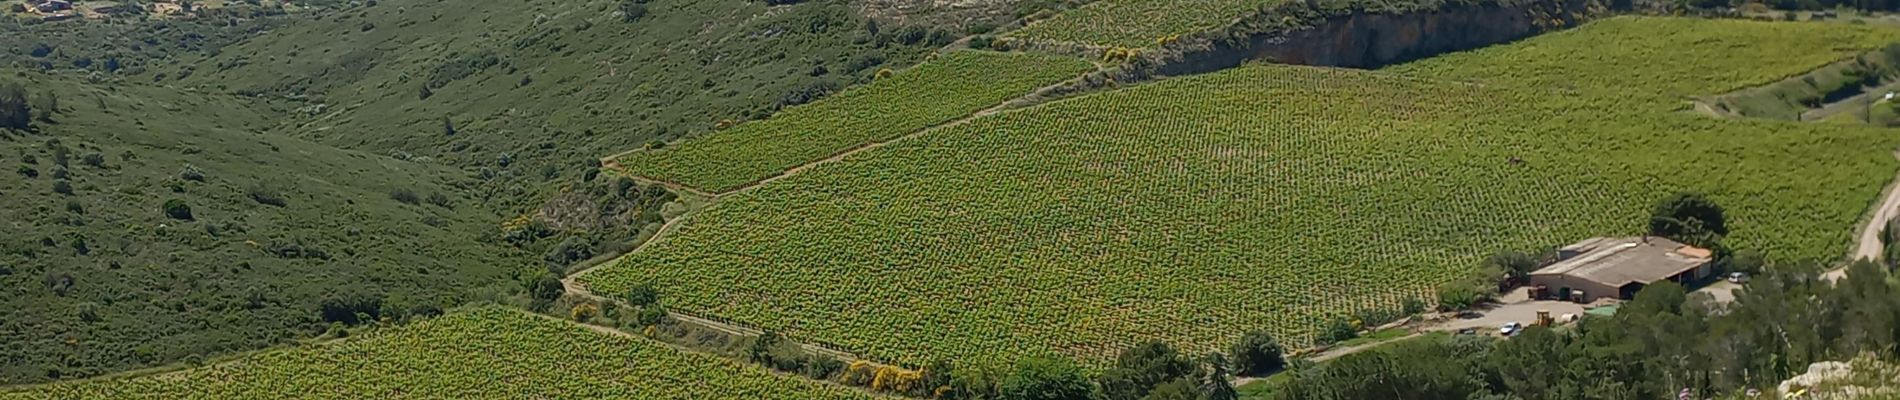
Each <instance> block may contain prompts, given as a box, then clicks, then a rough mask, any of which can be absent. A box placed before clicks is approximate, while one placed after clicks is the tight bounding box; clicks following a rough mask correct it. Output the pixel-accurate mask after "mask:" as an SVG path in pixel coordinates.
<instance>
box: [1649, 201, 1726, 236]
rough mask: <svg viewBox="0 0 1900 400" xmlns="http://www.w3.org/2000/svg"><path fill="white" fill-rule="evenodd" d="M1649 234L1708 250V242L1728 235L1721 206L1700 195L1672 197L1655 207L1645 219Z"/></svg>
mask: <svg viewBox="0 0 1900 400" xmlns="http://www.w3.org/2000/svg"><path fill="white" fill-rule="evenodd" d="M1649 234H1651V235H1656V236H1662V237H1667V238H1671V239H1675V240H1677V241H1681V242H1683V243H1688V244H1694V245H1700V246H1709V245H1712V244H1713V243H1712V242H1710V240H1711V239H1719V238H1720V237H1721V236H1723V235H1728V225H1727V218H1726V217H1725V216H1724V213H1723V211H1722V206H1719V205H1716V204H1715V202H1714V201H1710V200H1709V199H1708V198H1705V197H1703V196H1702V194H1700V193H1692V192H1682V193H1676V194H1675V195H1671V196H1669V197H1668V198H1664V199H1663V200H1662V201H1661V202H1658V203H1656V209H1655V211H1654V212H1652V213H1651V214H1650V217H1649Z"/></svg>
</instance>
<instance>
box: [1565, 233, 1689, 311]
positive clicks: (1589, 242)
mask: <svg viewBox="0 0 1900 400" xmlns="http://www.w3.org/2000/svg"><path fill="white" fill-rule="evenodd" d="M1711 259H1712V254H1711V252H1710V251H1709V250H1708V249H1703V248H1699V247H1695V246H1689V245H1685V244H1682V243H1679V242H1676V241H1674V240H1669V239H1665V238H1661V237H1653V236H1644V237H1625V238H1603V237H1598V238H1590V239H1586V240H1584V241H1581V242H1577V243H1576V244H1572V245H1569V246H1565V247H1563V248H1561V249H1558V250H1557V262H1554V263H1551V264H1550V265H1548V266H1545V267H1544V268H1542V269H1538V270H1537V271H1535V272H1531V274H1530V284H1531V285H1532V286H1539V287H1543V288H1545V289H1546V290H1547V292H1548V293H1553V295H1554V296H1556V297H1558V298H1563V299H1567V300H1572V301H1578V302H1589V301H1594V300H1597V299H1602V298H1617V299H1626V300H1627V299H1629V298H1631V297H1633V296H1635V295H1636V292H1637V291H1639V290H1642V289H1643V287H1644V286H1646V285H1649V284H1651V283H1655V282H1660V281H1664V280H1669V281H1675V282H1678V283H1690V282H1695V281H1698V280H1701V279H1704V278H1708V277H1709V274H1710V273H1711V272H1712V271H1711V270H1712V269H1713V268H1714V267H1713V266H1712V265H1711V263H1710V260H1711Z"/></svg>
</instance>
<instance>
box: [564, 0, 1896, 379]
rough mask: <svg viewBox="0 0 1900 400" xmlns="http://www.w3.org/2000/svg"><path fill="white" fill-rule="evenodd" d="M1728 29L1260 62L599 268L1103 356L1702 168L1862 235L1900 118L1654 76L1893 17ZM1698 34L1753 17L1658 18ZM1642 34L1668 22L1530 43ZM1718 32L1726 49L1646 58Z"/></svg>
mask: <svg viewBox="0 0 1900 400" xmlns="http://www.w3.org/2000/svg"><path fill="white" fill-rule="evenodd" d="M1677 24H1682V25H1685V27H1683V28H1671V27H1669V26H1670V25H1677ZM1704 24H1709V23H1707V22H1702V21H1691V20H1676V19H1617V20H1612V21H1607V22H1602V23H1598V24H1593V25H1590V26H1587V27H1585V28H1582V29H1580V30H1577V31H1575V32H1570V33H1564V34H1560V35H1555V36H1551V37H1549V38H1548V39H1533V40H1529V41H1526V42H1524V43H1521V44H1519V45H1515V46H1512V47H1507V48H1503V49H1499V50H1491V51H1484V52H1478V53H1473V54H1465V55H1456V56H1453V57H1458V58H1459V59H1460V62H1461V63H1462V65H1469V66H1471V68H1473V69H1475V70H1493V69H1503V70H1510V71H1515V70H1517V69H1518V68H1533V67H1536V66H1538V65H1542V64H1550V65H1552V66H1560V67H1557V68H1560V69H1554V70H1555V71H1561V73H1563V74H1567V77H1568V78H1569V79H1568V80H1558V79H1556V78H1554V77H1543V76H1541V75H1536V74H1527V73H1512V74H1502V73H1498V74H1480V73H1467V72H1463V71H1461V70H1457V69H1452V68H1447V67H1435V65H1440V64H1437V63H1441V61H1437V60H1428V61H1425V64H1422V66H1419V67H1400V68H1398V69H1397V70H1400V71H1409V72H1413V73H1419V74H1424V73H1425V72H1430V73H1435V74H1438V75H1441V76H1447V77H1476V76H1490V77H1492V78H1493V79H1491V80H1488V81H1487V82H1495V84H1491V85H1483V86H1480V85H1469V84H1463V83H1454V82H1448V81H1434V80H1415V79H1410V78H1403V77H1399V76H1396V75H1392V74H1386V73H1378V72H1358V71H1345V70H1330V69H1314V68H1303V67H1285V66H1250V67H1243V68H1238V69H1234V70H1229V71H1224V72H1220V73H1214V74H1208V75H1202V76H1195V77H1187V78H1178V79H1172V80H1167V81H1162V82H1158V83H1153V84H1149V85H1144V86H1138V87H1135V88H1131V89H1125V90H1120V91H1114V92H1108V93H1103V94H1098V95H1091V96H1085V97H1081V98H1075V99H1070V100H1065V101H1059V102H1056V103H1051V104H1047V105H1043V106H1039V107H1035V108H1030V109H1024V110H1019V111H1013V112H1006V113H1002V114H999V115H993V116H988V117H984V118H979V119H977V120H974V121H972V122H970V123H968V124H964V125H959V126H956V127H952V128H947V129H943V130H940V131H935V132H931V133H928V134H925V135H923V136H919V137H917V138H915V139H913V140H906V141H900V142H897V143H894V144H892V145H890V146H887V147H885V148H880V149H876V150H874V151H870V152H866V153H861V154H857V155H854V156H852V157H847V158H846V159H844V160H843V161H842V162H839V163H833V164H825V165H819V166H817V167H814V168H812V169H810V170H807V171H804V172H803V173H801V174H798V175H794V176H791V177H788V178H786V179H783V180H780V181H776V182H773V183H772V184H769V185H766V186H761V187H759V188H757V189H756V190H752V191H747V192H741V193H737V194H733V195H730V196H727V197H726V198H723V199H722V200H721V202H720V203H719V204H717V205H715V206H714V207H713V208H711V209H709V210H707V211H705V212H703V213H702V214H700V215H698V216H695V217H693V218H694V220H693V221H691V222H689V223H688V224H687V225H686V226H685V227H684V228H683V229H682V230H680V231H679V232H677V233H676V234H675V235H673V236H670V237H668V238H666V239H665V240H664V241H663V242H661V243H658V244H657V245H655V246H653V247H651V248H649V249H647V250H646V251H644V252H641V253H638V254H634V255H632V256H630V257H627V258H625V259H623V260H622V261H621V262H620V263H619V264H618V265H616V266H613V267H609V268H608V269H605V270H602V271H599V272H598V273H595V274H590V275H585V276H583V277H582V279H583V281H585V282H586V283H588V284H590V287H592V288H594V289H595V290H596V291H597V292H601V293H617V292H620V291H622V290H625V289H626V288H628V287H629V286H630V285H632V284H634V283H636V282H642V281H651V282H653V283H655V284H657V286H658V287H660V288H662V290H664V291H665V292H666V296H668V298H669V299H672V301H673V304H674V305H676V306H678V307H682V308H686V309H692V310H695V311H700V312H705V313H711V314H715V315H720V316H725V317H730V318H734V319H737V320H740V321H745V322H750V323H754V324H758V325H761V326H764V327H767V328H771V329H776V330H780V331H783V332H786V333H788V334H790V335H793V336H797V337H804V338H811V339H816V340H819V341H824V342H830V343H833V344H837V345H842V346H844V347H847V348H850V349H853V350H854V351H857V352H859V354H864V355H869V356H872V357H875V358H884V359H893V360H902V361H914V362H921V361H923V360H925V359H928V358H931V357H939V356H973V355H988V354H994V355H1002V356H1005V357H1009V356H1016V355H1021V354H1025V353H1034V352H1045V351H1059V352H1064V353H1069V354H1076V355H1081V356H1085V357H1104V356H1107V355H1110V354H1112V352H1113V351H1115V350H1118V349H1120V348H1122V347H1125V346H1128V345H1131V344H1133V343H1135V342H1137V341H1141V340H1148V339H1161V340H1167V341H1171V342H1175V343H1180V344H1184V345H1185V347H1187V348H1189V349H1192V350H1196V351H1203V350H1210V349H1213V348H1215V347H1216V346H1219V345H1223V344H1225V343H1227V342H1228V341H1229V340H1232V339H1233V338H1234V337H1236V336H1238V335H1239V333H1240V332H1242V331H1245V330H1248V329H1260V328H1266V329H1270V330H1272V331H1273V332H1275V333H1277V334H1279V335H1281V336H1283V337H1286V338H1289V339H1292V340H1294V341H1299V340H1300V338H1306V337H1310V336H1308V335H1309V334H1310V333H1311V331H1312V329H1313V328H1315V327H1317V326H1318V325H1320V324H1321V323H1322V322H1323V321H1325V320H1327V319H1329V318H1331V317H1333V316H1338V315H1343V314H1346V313H1350V312H1354V311H1356V310H1360V309H1366V308H1393V307H1396V306H1397V304H1398V303H1399V302H1400V300H1402V299H1405V298H1422V297H1425V296H1426V294H1427V292H1428V291H1429V290H1430V288H1431V287H1432V286H1433V285H1435V284H1437V283H1439V282H1443V281H1445V280H1447V279H1449V278H1451V277H1453V276H1455V275H1458V274H1462V273H1464V271H1466V270H1468V268H1471V267H1472V266H1474V265H1476V263H1477V261H1478V259H1479V258H1481V257H1482V256H1483V255H1486V254H1489V253H1492V252H1496V251H1501V250H1532V249H1535V248H1538V247H1541V246H1551V245H1557V244H1562V243H1567V242H1569V241H1571V240H1575V239H1578V238H1581V237H1587V236H1593V235H1606V234H1634V233H1637V232H1639V231H1640V229H1642V228H1643V227H1644V226H1645V225H1644V224H1645V218H1646V215H1647V214H1646V213H1647V211H1648V210H1649V207H1650V206H1651V205H1652V204H1653V202H1654V201H1656V200H1657V199H1659V198H1661V197H1663V196H1665V195H1666V194H1668V193H1671V192H1674V191H1678V190H1699V191H1703V192H1707V193H1709V194H1710V195H1711V196H1713V197H1714V198H1715V199H1716V200H1718V201H1719V202H1721V204H1724V205H1725V206H1727V208H1728V209H1729V210H1730V215H1731V219H1732V222H1731V224H1730V225H1731V227H1732V228H1733V229H1734V230H1735V233H1734V234H1733V235H1732V237H1731V240H1730V243H1731V244H1732V245H1735V246H1737V247H1741V248H1753V249H1761V250H1764V251H1767V252H1769V253H1770V256H1771V257H1775V258H1782V259H1820V258H1831V257H1838V256H1839V254H1840V251H1841V250H1842V249H1843V248H1844V246H1845V244H1846V243H1847V242H1848V240H1847V239H1848V237H1849V236H1850V230H1851V225H1853V223H1854V221H1855V219H1856V218H1857V217H1858V216H1859V215H1860V213H1861V212H1862V211H1863V209H1864V208H1865V207H1866V205H1867V203H1868V201H1870V200H1871V199H1873V198H1874V197H1875V196H1876V195H1877V194H1878V192H1879V190H1880V186H1882V185H1883V184H1884V183H1885V182H1886V181H1887V179H1888V178H1889V177H1891V176H1892V171H1893V170H1894V168H1895V167H1896V163H1895V161H1894V159H1893V158H1892V157H1891V156H1890V149H1892V148H1893V145H1894V144H1895V143H1896V142H1900V141H1896V140H1895V139H1893V138H1891V135H1888V134H1886V133H1884V132H1880V131H1876V130H1865V129H1850V128H1840V127H1831V126H1821V125H1803V124H1791V123H1772V122H1761V121H1722V120H1715V119H1710V118H1704V117H1701V116H1698V115H1693V114H1689V113H1677V112H1673V110H1672V109H1670V108H1669V106H1668V105H1666V104H1659V103H1658V102H1657V101H1655V99H1663V98H1669V97H1671V96H1675V95H1678V94H1679V93H1684V92H1695V91H1702V90H1705V89H1708V90H1709V91H1713V90H1714V89H1720V88H1723V87H1729V86H1737V85H1746V84H1749V83H1759V82H1761V81H1766V80H1772V79H1774V78H1775V77H1776V76H1777V75H1778V74H1791V73H1795V72H1799V71H1800V70H1801V69H1803V68H1812V67H1815V66H1818V65H1821V64H1825V63H1827V62H1829V61H1832V60H1833V59H1834V58H1836V57H1838V56H1840V55H1843V54H1847V53H1850V52H1853V51H1856V50H1859V49H1862V48H1868V47H1871V46H1872V45H1874V44H1877V43H1878V42H1879V41H1878V40H1864V41H1859V42H1848V43H1850V44H1846V45H1844V44H1843V42H1842V41H1841V40H1840V37H1838V35H1836V34H1833V32H1839V31H1840V30H1841V28H1840V27H1836V26H1832V25H1790V24H1773V23H1754V22H1721V23H1717V24H1715V25H1704ZM1790 27H1812V28H1813V29H1815V32H1814V33H1815V34H1802V32H1800V31H1790V30H1789V29H1790ZM1698 29H1719V30H1720V31H1721V32H1724V33H1717V34H1701V33H1696V34H1693V35H1689V34H1685V36H1687V37H1688V38H1691V40H1682V39H1670V40H1639V39H1642V37H1645V36H1648V35H1657V34H1659V33H1658V32H1667V31H1675V30H1685V31H1696V30H1698ZM1758 30H1762V31H1758ZM1849 30H1858V33H1857V34H1861V35H1871V34H1872V33H1871V32H1869V31H1865V30H1859V29H1858V28H1849ZM1881 34H1882V35H1889V34H1890V33H1887V32H1882V33H1881ZM1770 36H1772V40H1773V41H1776V43H1773V44H1767V45H1763V44H1762V43H1760V42H1761V41H1762V40H1768V39H1767V38H1768V37H1770ZM1629 41H1636V42H1640V43H1645V44H1647V45H1648V46H1616V47H1614V48H1602V47H1600V46H1599V47H1596V48H1594V50H1592V51H1589V52H1555V53H1551V54H1550V55H1549V56H1548V57H1549V58H1551V59H1532V60H1526V58H1525V57H1516V56H1513V55H1512V54H1510V53H1509V52H1510V51H1512V49H1535V50H1540V51H1541V49H1543V48H1545V47H1559V46H1563V45H1567V44H1569V43H1598V44H1601V43H1625V42H1629ZM1851 43H1863V44H1864V45H1863V46H1859V48H1857V47H1856V46H1855V45H1853V44H1851ZM1658 47H1660V48H1658ZM1702 47H1716V48H1722V49H1726V51H1727V53H1724V56H1723V57H1711V58H1694V57H1684V58H1679V59H1673V60H1670V61H1671V62H1670V63H1662V62H1640V61H1641V60H1646V59H1649V58H1651V57H1654V56H1653V55H1654V54H1698V53H1700V52H1701V51H1700V50H1697V49H1699V48H1702ZM1519 51H1524V50H1519ZM1624 51H1627V52H1628V53H1625V52H1624ZM1486 55H1493V57H1496V58H1489V57H1484V56H1486ZM1770 59H1775V60H1774V61H1769V60H1770ZM1507 60H1508V61H1507ZM1732 60H1756V61H1757V62H1749V63H1743V62H1733V61H1732ZM1790 60H1793V61H1790ZM1506 62H1517V63H1520V64H1535V65H1522V66H1518V67H1501V66H1499V64H1504V63H1506ZM1684 64H1686V65H1684ZM1762 64H1767V65H1762ZM1638 66H1641V67H1649V68H1656V69H1658V70H1659V71H1660V72H1656V71H1647V70H1644V69H1643V68H1640V67H1638ZM1764 68H1765V69H1767V71H1768V72H1752V71H1756V70H1760V69H1764ZM1784 69H1785V70H1786V71H1785V72H1777V71H1780V70H1784ZM1421 71H1423V72H1421ZM1631 71H1637V72H1631ZM1463 74H1468V75H1463ZM1675 74H1680V75H1675ZM1705 76H1712V77H1724V78H1725V79H1721V80H1715V79H1713V78H1704V77H1705ZM1513 78H1515V79H1513ZM1677 80H1682V81H1687V82H1692V83H1679V84H1666V82H1672V81H1677ZM1562 82H1574V83H1562ZM1612 82H1614V83H1612ZM1693 82H1702V83H1699V84H1697V83H1693ZM1577 85H1589V86H1584V87H1588V88H1591V89H1592V90H1577V87H1578V86H1577ZM1627 99H1640V100H1643V101H1630V100H1627ZM1513 158H1516V159H1518V160H1522V162H1520V163H1513V162H1509V160H1512V159H1513Z"/></svg>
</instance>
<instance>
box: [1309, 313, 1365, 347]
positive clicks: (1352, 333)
mask: <svg viewBox="0 0 1900 400" xmlns="http://www.w3.org/2000/svg"><path fill="white" fill-rule="evenodd" d="M1356 337H1359V327H1356V326H1353V324H1352V321H1347V320H1346V319H1345V318H1334V319H1333V322H1331V323H1327V324H1326V327H1325V328H1324V329H1320V332H1319V337H1318V338H1317V339H1316V340H1318V341H1319V343H1321V344H1333V343H1339V342H1344V341H1347V340H1352V339H1353V338H1356Z"/></svg>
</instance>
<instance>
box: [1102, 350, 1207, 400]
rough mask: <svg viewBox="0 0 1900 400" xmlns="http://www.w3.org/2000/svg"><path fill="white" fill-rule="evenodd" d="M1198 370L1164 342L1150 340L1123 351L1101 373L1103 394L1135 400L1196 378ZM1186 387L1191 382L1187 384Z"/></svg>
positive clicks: (1112, 398) (1120, 399)
mask: <svg viewBox="0 0 1900 400" xmlns="http://www.w3.org/2000/svg"><path fill="white" fill-rule="evenodd" d="M1198 372H1199V371H1198V369H1196V368H1195V367H1194V362H1192V361H1189V360H1188V359H1187V357H1184V356H1182V355H1181V353H1179V352H1176V351H1174V348H1173V347H1169V346H1168V344H1167V343H1162V342H1158V341H1150V342H1147V343H1142V344H1140V345H1136V346H1135V347H1133V348H1130V349H1128V350H1124V351H1122V354H1121V355H1120V356H1118V357H1116V358H1115V366H1114V367H1113V368H1109V369H1108V370H1107V371H1103V372H1102V377H1101V385H1102V394H1103V395H1105V397H1106V398H1108V399H1109V400H1138V399H1141V398H1142V397H1144V396H1147V395H1148V392H1149V391H1152V390H1154V389H1155V387H1156V386H1160V385H1162V384H1165V383H1168V382H1170V381H1174V380H1177V379H1181V378H1191V377H1196V376H1195V375H1196V374H1197V373H1198ZM1187 386H1188V387H1189V388H1193V387H1194V383H1193V382H1192V381H1189V383H1188V385H1187Z"/></svg>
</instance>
